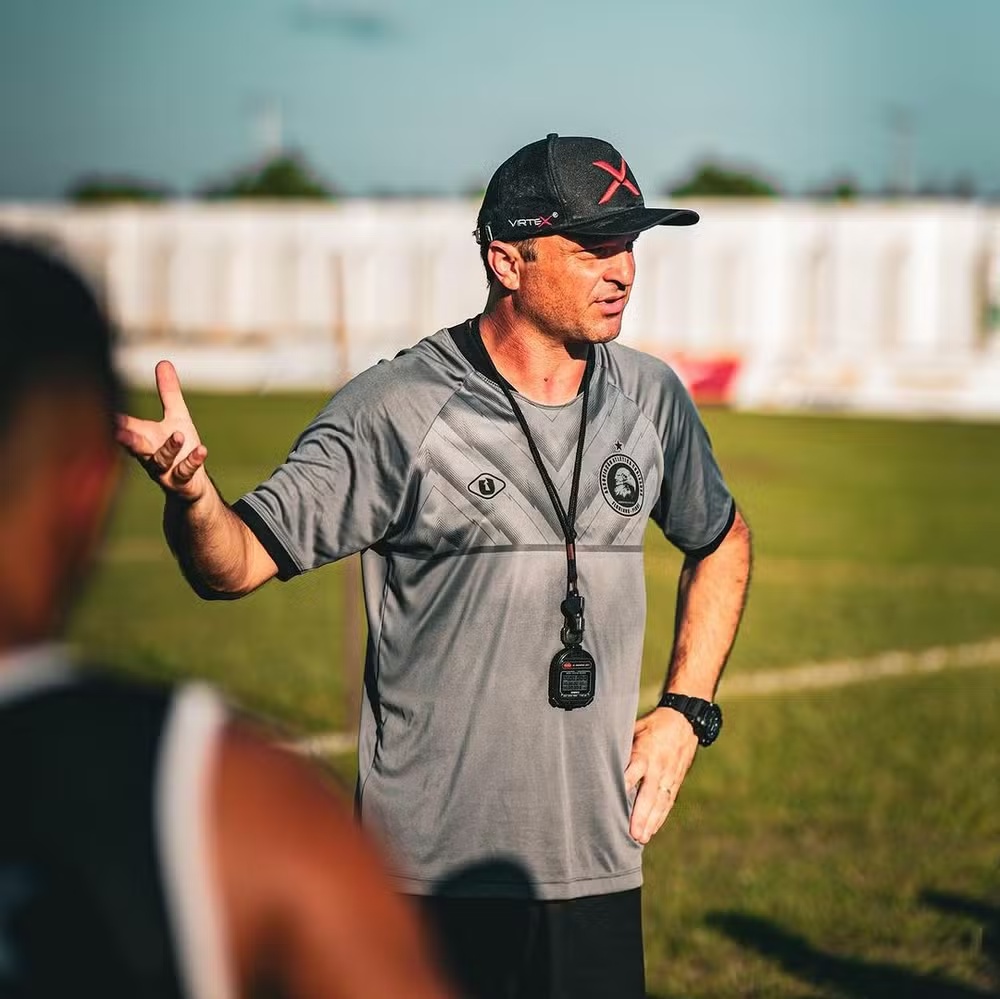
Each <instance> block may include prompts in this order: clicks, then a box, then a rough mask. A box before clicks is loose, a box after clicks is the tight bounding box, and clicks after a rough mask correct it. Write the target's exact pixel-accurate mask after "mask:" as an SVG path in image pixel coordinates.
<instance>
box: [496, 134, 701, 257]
mask: <svg viewBox="0 0 1000 999" xmlns="http://www.w3.org/2000/svg"><path fill="white" fill-rule="evenodd" d="M697 221H698V213H697V212H693V211H691V210H690V209H688V208H647V207H646V203H645V202H644V201H643V199H642V192H641V191H640V190H639V184H638V181H636V179H635V176H634V175H633V173H632V171H631V169H630V168H629V165H628V164H627V163H626V162H625V157H624V156H622V154H621V153H620V152H618V150H617V149H615V147H614V146H612V145H611V143H610V142H605V141H604V140H603V139H593V138H588V137H585V136H578V135H556V133H555V132H552V133H551V134H549V135H548V136H547V137H546V138H544V139H539V140H538V141H537V142H532V143H530V144H529V145H527V146H524V147H522V148H521V149H519V150H518V151H517V152H516V153H514V155H513V156H511V157H510V159H508V160H506V161H504V162H503V163H501V164H500V166H499V167H498V168H497V170H496V173H494V174H493V177H492V179H491V180H490V182H489V185H488V186H487V188H486V194H485V195H483V204H482V207H481V208H480V209H479V219H478V222H477V225H476V241H477V242H478V243H479V244H480V245H481V246H485V245H486V244H488V243H489V242H491V241H492V240H494V239H506V240H515V239H532V238H534V237H537V236H551V235H554V234H555V233H562V234H564V235H567V236H573V235H578V236H626V235H628V234H629V233H632V232H642V231H643V230H644V229H651V228H652V227H653V226H656V225H694V223H695V222H697Z"/></svg>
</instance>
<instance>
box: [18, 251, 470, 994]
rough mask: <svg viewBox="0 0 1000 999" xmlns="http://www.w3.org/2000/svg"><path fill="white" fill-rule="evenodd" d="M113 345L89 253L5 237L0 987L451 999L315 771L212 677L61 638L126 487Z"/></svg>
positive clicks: (406, 914)
mask: <svg viewBox="0 0 1000 999" xmlns="http://www.w3.org/2000/svg"><path fill="white" fill-rule="evenodd" d="M110 339H111V338H110V330H109V326H108V322H107V320H106V318H105V316H104V314H103V312H102V310H101V308H100V307H99V305H98V304H97V302H96V301H95V299H94V298H93V296H92V295H91V293H90V292H89V290H88V289H87V288H86V286H85V285H84V284H83V283H82V282H81V280H80V279H79V278H78V277H77V275H76V274H75V273H74V271H73V270H72V269H70V268H69V267H68V266H66V265H65V264H63V263H61V262H59V261H57V260H56V259H55V258H53V257H51V256H49V255H47V254H43V253H42V252H40V251H38V250H36V249H33V248H30V247H28V246H25V245H23V244H19V243H15V242H13V241H10V240H6V239H3V238H0V792H2V795H3V802H4V804H3V809H2V817H0V996H4V997H17V999H20V997H40V999H41V997H45V999H48V997H52V999H55V997H61V999H64V997H66V996H73V995H76V996H95V997H96V996H100V997H102V999H117V997H126V996H127V997H131V999H142V997H156V999H168V997H179V996H186V997H197V999H228V997H238V996H251V995H265V994H266V995H280V996H289V997H314V999H320V997H327V999H328V997H357V999H371V997H384V999H398V997H400V996H420V997H426V999H432V997H433V999H445V997H447V996H449V995H451V993H450V992H449V991H447V990H446V989H445V988H444V987H443V986H442V985H441V984H440V983H439V981H438V978H437V975H436V973H435V972H434V971H432V970H431V968H430V966H429V964H428V962H427V959H426V958H425V956H424V948H423V941H422V937H421V931H420V930H419V928H418V926H417V923H416V921H415V919H414V917H413V915H412V913H411V912H410V911H408V909H407V908H406V907H405V905H404V904H403V900H402V899H400V898H399V896H398V895H397V894H396V893H394V892H393V891H392V889H391V887H390V885H389V882H388V879H387V878H386V877H385V875H384V874H383V873H382V869H381V866H380V861H379V860H378V859H377V858H376V856H375V854H374V852H373V851H372V850H371V848H370V847H369V846H368V845H367V843H366V842H365V841H364V840H363V838H362V836H361V834H360V831H359V830H358V829H357V827H356V825H355V823H354V821H353V818H352V817H351V815H350V810H349V808H348V807H345V805H344V803H343V802H341V801H340V800H338V799H337V798H336V797H334V795H333V793H332V792H331V791H330V790H328V789H327V788H326V787H325V786H324V784H323V782H322V781H321V780H320V779H319V778H318V776H317V775H315V774H314V773H313V772H312V770H311V769H310V768H308V767H307V766H306V765H305V764H303V763H301V762H300V761H298V760H297V759H294V758H293V757H292V756H291V755H290V754H288V753H285V752H283V751H281V750H279V749H277V748H272V747H271V746H270V745H269V744H268V743H267V742H266V741H264V739H263V738H261V737H259V736H258V735H256V734H254V733H253V732H252V731H250V729H249V728H248V727H246V725H245V724H243V723H238V722H235V721H233V720H232V719H231V718H230V717H229V716H228V715H227V713H226V710H225V708H224V707H223V705H222V703H221V701H220V699H219V697H218V696H217V695H216V694H215V693H214V692H213V691H212V689H211V688H209V687H207V686H204V685H200V684H188V685H184V686H179V687H177V688H174V689H160V688H152V687H146V686H140V685H137V684H134V683H131V682H127V681H124V680H120V679H119V680H116V679H113V678H111V677H110V676H108V675H103V674H101V673H99V672H96V671H93V670H91V669H86V668H80V667H78V666H77V665H76V664H74V662H73V660H72V657H71V655H70V653H69V650H68V649H67V648H66V647H65V646H64V645H62V644H60V642H59V639H60V636H61V634H62V633H63V629H64V625H65V621H66V617H67V614H68V612H69V611H70V609H71V607H72V606H73V603H74V601H75V599H76V597H77V596H78V594H79V591H80V588H81V585H82V584H83V583H84V582H85V580H86V577H87V574H88V570H89V569H90V567H91V563H92V562H93V560H94V557H95V555H96V554H97V552H98V549H99V542H100V539H101V536H102V532H103V528H104V525H105V521H106V519H107V516H108V512H109V509H110V508H111V506H112V501H113V498H114V495H115V491H116V486H117V484H118V480H119V471H120V464H121V460H120V454H121V451H120V449H119V448H118V446H117V444H116V443H115V436H114V417H115V413H116V412H117V411H118V409H119V404H120V401H121V400H120V394H119V385H118V381H117V379H116V376H115V373H114V371H113V368H112V361H111V343H110ZM167 640H169V636H164V641H167Z"/></svg>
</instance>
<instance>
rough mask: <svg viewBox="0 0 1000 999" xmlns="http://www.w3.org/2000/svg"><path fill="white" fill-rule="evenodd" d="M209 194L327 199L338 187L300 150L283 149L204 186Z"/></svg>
mask: <svg viewBox="0 0 1000 999" xmlns="http://www.w3.org/2000/svg"><path fill="white" fill-rule="evenodd" d="M201 193H202V196H203V197H206V198H215V199H223V198H308V199H312V200H316V199H320V200H326V199H328V198H331V197H333V195H334V191H333V189H332V188H331V187H329V186H328V185H327V184H326V183H325V182H324V181H322V180H321V179H320V178H319V177H318V176H317V174H316V173H315V172H314V171H313V169H312V167H310V166H309V164H308V163H307V162H306V161H305V159H304V158H303V157H302V156H301V154H299V153H294V152H283V153H279V154H277V155H276V156H272V157H270V158H269V159H267V160H264V161H263V162H262V163H257V164H254V165H252V166H249V167H244V168H242V169H240V170H237V171H236V172H235V173H233V174H231V175H230V176H229V177H228V178H226V179H224V180H222V181H218V182H213V183H211V184H209V185H207V186H206V187H205V188H204V189H203V190H202V192H201Z"/></svg>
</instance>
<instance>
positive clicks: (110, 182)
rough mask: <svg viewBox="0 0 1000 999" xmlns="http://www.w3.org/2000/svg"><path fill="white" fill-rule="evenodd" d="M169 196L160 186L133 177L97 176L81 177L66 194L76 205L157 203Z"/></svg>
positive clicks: (167, 190)
mask: <svg viewBox="0 0 1000 999" xmlns="http://www.w3.org/2000/svg"><path fill="white" fill-rule="evenodd" d="M170 196H171V192H170V190H169V189H168V188H167V187H165V186H163V185H162V184H158V183H154V182H151V181H147V180H140V179H138V178H135V177H124V176H99V175H93V176H88V177H83V178H81V179H80V180H78V181H76V182H75V183H74V184H72V185H71V186H70V188H69V190H68V191H67V192H66V197H67V199H68V200H69V201H72V202H74V203H75V204H78V205H106V204H114V203H116V202H121V201H142V202H157V201H165V200H166V199H167V198H169V197H170Z"/></svg>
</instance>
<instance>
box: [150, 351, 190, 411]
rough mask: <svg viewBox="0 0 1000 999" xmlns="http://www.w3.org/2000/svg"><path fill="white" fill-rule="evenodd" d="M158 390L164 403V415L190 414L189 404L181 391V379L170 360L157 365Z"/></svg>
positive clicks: (161, 401)
mask: <svg viewBox="0 0 1000 999" xmlns="http://www.w3.org/2000/svg"><path fill="white" fill-rule="evenodd" d="M156 391H157V392H158V393H159V396H160V403H161V404H162V405H163V415H164V417H171V416H174V417H176V416H187V415H188V410H187V404H186V403H185V402H184V395H183V393H182V392H181V380H180V379H179V378H178V377H177V370H176V368H174V366H173V365H172V364H171V363H170V362H169V361H160V363H159V364H157V365H156Z"/></svg>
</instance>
